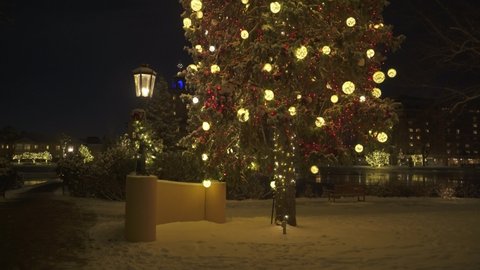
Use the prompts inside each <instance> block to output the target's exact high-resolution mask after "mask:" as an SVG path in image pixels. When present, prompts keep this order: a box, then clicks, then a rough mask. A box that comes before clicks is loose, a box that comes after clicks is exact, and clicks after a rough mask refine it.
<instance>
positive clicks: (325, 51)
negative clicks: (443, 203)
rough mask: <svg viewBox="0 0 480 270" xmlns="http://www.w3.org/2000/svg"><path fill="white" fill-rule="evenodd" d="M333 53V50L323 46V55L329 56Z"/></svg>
mask: <svg viewBox="0 0 480 270" xmlns="http://www.w3.org/2000/svg"><path fill="white" fill-rule="evenodd" d="M331 52H332V49H330V47H328V46H323V47H322V53H323V54H325V55H329V54H330V53H331Z"/></svg>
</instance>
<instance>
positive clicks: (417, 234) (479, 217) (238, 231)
mask: <svg viewBox="0 0 480 270" xmlns="http://www.w3.org/2000/svg"><path fill="white" fill-rule="evenodd" d="M179 199H181V198H179ZM72 200H75V202H76V203H77V204H78V205H79V206H80V207H81V208H83V209H85V210H87V211H92V212H94V213H96V215H98V220H97V223H96V225H95V226H94V227H92V228H91V229H90V232H89V234H90V239H91V242H90V244H89V246H90V248H89V249H88V251H87V254H86V257H87V259H88V261H89V265H88V266H87V269H462V270H466V269H480V255H479V254H480V200H479V199H453V200H444V199H440V198H376V197H367V201H366V202H356V201H355V200H354V199H352V198H344V199H341V200H338V201H337V202H336V203H329V202H327V200H326V199H323V198H321V199H298V200H297V211H298V215H297V220H298V223H299V226H298V227H288V229H287V234H286V235H283V234H282V229H281V227H279V226H274V225H270V211H271V201H229V202H228V205H227V216H228V218H227V223H225V224H216V223H210V222H206V221H200V222H183V223H171V224H165V225H159V226H157V241H155V242H150V243H129V242H126V241H125V240H124V236H123V233H124V214H125V204H124V203H121V202H105V201H99V200H91V199H72ZM172 207H174V206H173V205H172ZM82 257H83V256H82Z"/></svg>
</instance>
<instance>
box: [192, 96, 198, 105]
mask: <svg viewBox="0 0 480 270" xmlns="http://www.w3.org/2000/svg"><path fill="white" fill-rule="evenodd" d="M199 101H200V100H199V99H198V97H193V98H192V103H193V104H198V102H199Z"/></svg>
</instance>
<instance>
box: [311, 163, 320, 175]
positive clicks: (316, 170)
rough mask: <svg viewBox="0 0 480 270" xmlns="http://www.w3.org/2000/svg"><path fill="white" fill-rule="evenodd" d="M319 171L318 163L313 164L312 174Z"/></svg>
mask: <svg viewBox="0 0 480 270" xmlns="http://www.w3.org/2000/svg"><path fill="white" fill-rule="evenodd" d="M318 171H319V169H318V167H317V165H312V166H311V167H310V172H311V173H312V174H317V173H318Z"/></svg>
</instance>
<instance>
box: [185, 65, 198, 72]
mask: <svg viewBox="0 0 480 270" xmlns="http://www.w3.org/2000/svg"><path fill="white" fill-rule="evenodd" d="M187 69H188V70H189V71H193V72H196V71H198V67H197V65H194V64H190V65H188V67H187Z"/></svg>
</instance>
